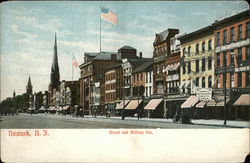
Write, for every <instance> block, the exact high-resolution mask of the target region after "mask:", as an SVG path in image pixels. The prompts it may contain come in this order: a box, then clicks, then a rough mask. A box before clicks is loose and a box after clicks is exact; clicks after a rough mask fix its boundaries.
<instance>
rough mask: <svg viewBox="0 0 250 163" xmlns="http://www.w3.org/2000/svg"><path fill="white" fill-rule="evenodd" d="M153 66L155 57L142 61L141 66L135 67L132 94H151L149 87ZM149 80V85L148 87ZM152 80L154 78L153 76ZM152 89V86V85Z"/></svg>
mask: <svg viewBox="0 0 250 163" xmlns="http://www.w3.org/2000/svg"><path fill="white" fill-rule="evenodd" d="M152 68H153V59H148V61H146V62H144V63H142V64H141V65H140V66H138V67H137V68H135V69H134V70H133V71H132V84H131V86H132V95H133V96H134V97H137V96H142V95H143V96H146V95H147V97H148V96H149V94H151V93H149V87H150V83H149V82H150V81H149V80H150V77H151V76H150V73H148V72H150V71H152ZM146 82H147V87H146ZM151 82H152V78H151ZM151 89H152V86H151Z"/></svg>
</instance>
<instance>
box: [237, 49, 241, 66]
mask: <svg viewBox="0 0 250 163" xmlns="http://www.w3.org/2000/svg"><path fill="white" fill-rule="evenodd" d="M241 62H242V48H239V49H238V64H241Z"/></svg>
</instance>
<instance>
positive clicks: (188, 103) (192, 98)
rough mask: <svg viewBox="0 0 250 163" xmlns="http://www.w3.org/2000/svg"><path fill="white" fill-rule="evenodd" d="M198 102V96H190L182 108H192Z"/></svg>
mask: <svg viewBox="0 0 250 163" xmlns="http://www.w3.org/2000/svg"><path fill="white" fill-rule="evenodd" d="M197 102H198V100H197V98H196V96H194V95H192V96H190V97H189V98H188V99H187V100H186V101H185V102H184V103H183V104H182V105H181V108H191V107H193V106H194V105H195V104H196V103H197Z"/></svg>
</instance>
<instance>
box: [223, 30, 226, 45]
mask: <svg viewBox="0 0 250 163" xmlns="http://www.w3.org/2000/svg"><path fill="white" fill-rule="evenodd" d="M225 44H227V30H224V31H223V45H225Z"/></svg>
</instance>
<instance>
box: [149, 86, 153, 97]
mask: <svg viewBox="0 0 250 163" xmlns="http://www.w3.org/2000/svg"><path fill="white" fill-rule="evenodd" d="M151 89H152V88H151V86H149V96H151Z"/></svg>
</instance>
